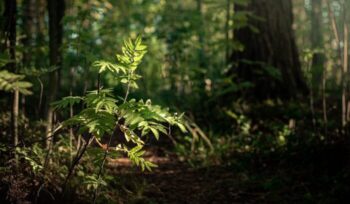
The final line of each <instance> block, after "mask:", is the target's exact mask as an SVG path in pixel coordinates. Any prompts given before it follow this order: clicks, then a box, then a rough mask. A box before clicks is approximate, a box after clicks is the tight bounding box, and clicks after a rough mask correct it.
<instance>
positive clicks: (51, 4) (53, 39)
mask: <svg viewBox="0 0 350 204" xmlns="http://www.w3.org/2000/svg"><path fill="white" fill-rule="evenodd" d="M47 8H48V14H49V15H48V17H49V38H50V41H49V50H50V51H49V52H50V53H49V58H50V66H52V67H56V68H57V69H56V70H55V71H53V72H51V73H50V74H49V79H48V80H49V85H48V91H47V99H46V121H47V128H46V136H47V143H46V145H47V148H49V147H50V145H51V142H52V131H53V122H54V110H53V108H52V106H50V104H51V103H52V102H53V101H55V100H56V97H57V92H58V90H59V87H60V80H61V77H60V75H61V68H62V47H61V46H62V40H63V22H62V19H63V16H64V10H65V2H64V0H59V1H55V0H48V2H47Z"/></svg>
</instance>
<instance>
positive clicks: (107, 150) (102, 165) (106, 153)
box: [93, 123, 119, 203]
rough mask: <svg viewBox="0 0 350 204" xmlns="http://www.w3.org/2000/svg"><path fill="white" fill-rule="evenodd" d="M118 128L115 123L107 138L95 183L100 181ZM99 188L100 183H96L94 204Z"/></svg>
mask: <svg viewBox="0 0 350 204" xmlns="http://www.w3.org/2000/svg"><path fill="white" fill-rule="evenodd" d="M118 128H119V125H118V123H117V125H116V127H115V128H114V131H113V133H112V134H111V136H110V137H109V141H108V143H107V147H106V151H105V154H104V156H103V160H102V162H101V165H100V167H99V171H98V176H97V181H100V178H101V175H102V171H103V167H104V165H105V162H106V159H107V155H108V152H109V146H110V145H111V142H112V137H113V136H114V134H115V133H116V131H117V129H118ZM99 187H100V183H97V187H96V189H95V192H94V196H93V200H94V203H96V199H97V195H98V191H99Z"/></svg>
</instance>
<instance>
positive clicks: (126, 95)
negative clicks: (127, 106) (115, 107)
mask: <svg viewBox="0 0 350 204" xmlns="http://www.w3.org/2000/svg"><path fill="white" fill-rule="evenodd" d="M131 74H132V72H130V73H129V75H128V86H127V88H126V93H125V97H124V101H123V103H125V102H126V100H127V99H128V96H129V92H130V84H131V83H130V78H131Z"/></svg>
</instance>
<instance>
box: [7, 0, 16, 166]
mask: <svg viewBox="0 0 350 204" xmlns="http://www.w3.org/2000/svg"><path fill="white" fill-rule="evenodd" d="M16 9H17V4H16V1H13V0H6V1H5V11H4V19H5V21H4V30H3V31H4V32H3V33H4V37H5V38H4V39H5V41H4V47H3V50H4V51H5V50H6V49H8V51H9V54H10V59H11V60H12V62H11V63H9V64H8V65H7V68H8V69H9V70H10V71H12V72H14V73H16V72H17V67H16ZM18 115H19V92H18V90H15V91H14V93H13V97H12V109H11V137H12V144H13V146H14V147H16V146H17V145H18ZM15 157H16V154H15ZM16 164H17V157H16Z"/></svg>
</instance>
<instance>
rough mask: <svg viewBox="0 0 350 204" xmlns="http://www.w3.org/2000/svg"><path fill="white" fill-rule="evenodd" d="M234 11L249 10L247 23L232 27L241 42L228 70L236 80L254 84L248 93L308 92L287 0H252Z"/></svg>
mask: <svg viewBox="0 0 350 204" xmlns="http://www.w3.org/2000/svg"><path fill="white" fill-rule="evenodd" d="M235 8H236V9H237V11H242V10H244V11H247V12H250V13H251V15H250V18H249V21H248V24H249V25H250V26H248V27H246V28H243V29H240V30H238V31H235V38H236V39H238V41H239V42H241V43H242V44H243V45H244V50H243V51H242V52H235V53H233V55H232V58H231V61H232V62H233V63H235V68H234V69H233V71H232V72H231V73H233V74H236V73H237V75H238V79H239V80H247V81H249V82H252V83H253V84H254V87H255V88H253V92H252V93H251V94H252V95H251V97H258V98H268V97H281V98H290V97H296V96H297V95H303V94H304V95H305V94H306V93H307V90H308V88H307V85H306V83H305V81H304V78H303V73H302V70H301V63H300V61H299V55H298V49H297V47H296V43H295V37H294V31H293V29H292V24H293V14H292V4H291V1H290V0H264V1H260V0H252V1H250V3H249V4H248V6H246V7H245V6H244V7H242V6H236V7H235Z"/></svg>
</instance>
